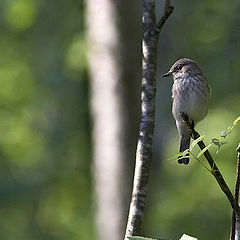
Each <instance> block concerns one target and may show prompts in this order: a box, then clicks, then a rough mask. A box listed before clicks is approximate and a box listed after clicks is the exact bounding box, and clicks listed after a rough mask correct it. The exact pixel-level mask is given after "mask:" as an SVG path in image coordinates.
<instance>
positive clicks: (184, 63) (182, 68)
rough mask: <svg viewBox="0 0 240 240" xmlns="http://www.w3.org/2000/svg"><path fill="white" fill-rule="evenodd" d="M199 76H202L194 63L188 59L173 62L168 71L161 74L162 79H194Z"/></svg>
mask: <svg viewBox="0 0 240 240" xmlns="http://www.w3.org/2000/svg"><path fill="white" fill-rule="evenodd" d="M199 74H202V71H201V70H200V68H199V67H198V65H197V63H196V62H194V61H193V60H191V59H188V58H182V59H179V60H178V61H177V62H175V63H174V64H173V66H172V67H171V68H170V70H169V71H168V72H167V73H165V74H163V75H162V77H167V76H173V78H174V79H178V78H181V77H185V76H191V77H194V76H196V75H199Z"/></svg>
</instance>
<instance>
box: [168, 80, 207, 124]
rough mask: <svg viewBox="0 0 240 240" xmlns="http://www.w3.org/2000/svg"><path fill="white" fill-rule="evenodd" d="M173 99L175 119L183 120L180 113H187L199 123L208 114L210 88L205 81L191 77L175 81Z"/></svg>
mask: <svg viewBox="0 0 240 240" xmlns="http://www.w3.org/2000/svg"><path fill="white" fill-rule="evenodd" d="M172 98H173V108H172V112H173V115H174V117H175V119H179V118H181V116H180V112H185V113H187V114H188V116H189V118H190V119H191V120H193V121H195V122H198V121H200V120H202V119H203V118H204V117H205V116H206V114H207V105H208V98H209V88H208V86H207V83H206V82H205V81H202V80H199V79H196V78H191V77H189V78H185V79H178V80H175V81H174V84H173V88H172Z"/></svg>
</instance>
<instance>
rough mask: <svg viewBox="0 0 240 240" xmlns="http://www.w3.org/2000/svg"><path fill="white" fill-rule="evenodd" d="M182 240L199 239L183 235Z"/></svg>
mask: <svg viewBox="0 0 240 240" xmlns="http://www.w3.org/2000/svg"><path fill="white" fill-rule="evenodd" d="M180 240H197V238H194V237H190V236H188V235H186V234H183V235H182V237H181V238H180Z"/></svg>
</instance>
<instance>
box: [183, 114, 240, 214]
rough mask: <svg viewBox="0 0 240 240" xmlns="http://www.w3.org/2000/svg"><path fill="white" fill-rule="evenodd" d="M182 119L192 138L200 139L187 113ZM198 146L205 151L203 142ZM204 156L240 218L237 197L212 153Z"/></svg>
mask: <svg viewBox="0 0 240 240" xmlns="http://www.w3.org/2000/svg"><path fill="white" fill-rule="evenodd" d="M181 117H182V119H183V121H184V122H186V124H187V126H188V128H189V131H190V133H191V136H192V138H193V139H194V140H195V139H197V138H199V137H200V135H199V133H198V132H196V131H195V129H194V127H193V124H192V123H191V122H190V121H189V119H188V115H187V114H186V113H181ZM197 144H198V146H199V147H200V149H201V150H203V149H204V148H205V147H206V145H205V144H204V142H203V141H199V142H198V143H197ZM204 156H205V158H206V159H207V161H208V163H209V165H210V167H211V172H212V175H213V176H214V177H215V179H216V180H217V183H218V185H219V187H220V188H221V189H222V191H223V192H224V194H225V195H226V197H227V198H228V200H229V202H230V204H231V206H232V209H233V210H234V211H235V213H236V214H237V216H240V208H239V205H238V202H237V200H236V199H235V197H234V196H233V194H232V193H231V191H230V189H229V187H228V185H227V183H226V182H225V180H224V178H223V176H222V174H221V172H220V171H219V169H218V167H217V165H216V163H215V162H214V160H213V158H212V156H211V154H210V152H209V151H208V150H206V151H205V152H204Z"/></svg>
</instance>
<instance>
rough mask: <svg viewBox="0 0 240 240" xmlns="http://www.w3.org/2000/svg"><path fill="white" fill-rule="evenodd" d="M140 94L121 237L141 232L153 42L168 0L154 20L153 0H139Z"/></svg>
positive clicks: (153, 92) (149, 142) (150, 148)
mask: <svg viewBox="0 0 240 240" xmlns="http://www.w3.org/2000/svg"><path fill="white" fill-rule="evenodd" d="M142 5H143V13H142V14H143V15H142V27H143V42H142V94H141V106H142V107H141V123H140V130H139V137H138V145H137V151H136V164H135V173H134V183H133V190H132V199H131V204H130V209H129V215H128V222H127V227H126V232H125V240H127V239H128V237H129V236H136V235H140V234H141V228H142V223H143V217H144V210H145V204H146V197H147V192H148V181H149V175H150V167H151V161H152V156H153V134H154V127H155V98H156V71H157V44H158V39H159V32H160V31H161V28H162V26H163V25H164V23H165V22H166V20H167V18H168V17H169V16H170V14H171V13H172V11H173V8H172V7H171V5H170V0H166V1H165V9H164V14H163V16H162V17H161V19H160V20H159V22H158V23H157V22H156V9H155V0H142Z"/></svg>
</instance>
